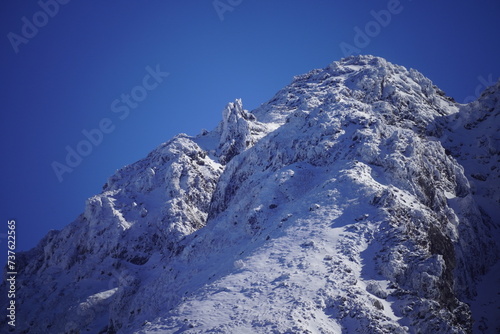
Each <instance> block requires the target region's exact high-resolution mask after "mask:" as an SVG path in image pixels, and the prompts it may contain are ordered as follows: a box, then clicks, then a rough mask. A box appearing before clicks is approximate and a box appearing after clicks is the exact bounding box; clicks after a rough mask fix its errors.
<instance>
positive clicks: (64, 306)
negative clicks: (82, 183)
mask: <svg viewBox="0 0 500 334" xmlns="http://www.w3.org/2000/svg"><path fill="white" fill-rule="evenodd" d="M499 95H500V91H499V86H498V84H497V85H496V86H494V87H491V88H490V89H488V90H487V91H486V92H485V93H484V94H483V95H482V96H481V97H480V98H479V100H478V101H476V102H473V103H471V104H468V105H460V104H457V103H455V102H454V101H453V100H452V99H451V98H449V97H447V96H446V95H445V94H444V93H443V92H442V91H441V90H439V89H438V88H437V87H435V86H434V85H433V84H432V82H431V81H430V80H429V79H427V78H425V77H424V76H423V75H422V74H420V73H419V72H417V71H415V70H407V69H405V68H404V67H402V66H398V65H393V64H391V63H389V62H387V61H386V60H384V59H382V58H378V57H373V56H352V57H348V58H345V59H343V60H341V61H338V62H334V63H332V64H330V65H329V66H327V67H326V68H323V69H318V70H313V71H310V72H308V73H306V74H304V75H299V76H297V77H295V78H294V80H293V81H292V82H291V83H290V84H289V85H287V86H286V87H285V88H283V89H282V90H280V91H279V92H278V93H277V94H276V95H275V96H274V97H273V98H272V99H271V100H270V101H268V102H266V103H264V104H262V105H261V106H260V107H258V108H257V109H255V110H253V111H247V110H245V109H244V108H243V103H242V101H241V100H235V101H234V102H231V103H229V104H228V105H227V106H226V107H225V108H224V109H223V112H222V120H221V122H220V123H219V125H218V126H217V127H216V128H215V129H214V130H213V131H203V132H202V133H201V134H200V135H198V136H195V137H190V136H187V135H183V134H181V135H178V136H176V137H174V138H173V139H171V140H170V141H167V142H166V143H163V144H162V145H160V146H159V147H158V148H156V149H155V150H153V151H152V152H151V153H150V154H149V155H148V156H147V157H145V158H144V159H142V160H140V161H138V162H136V163H134V164H131V165H129V166H126V167H124V168H122V169H121V170H119V171H117V172H116V174H115V175H113V176H112V177H110V178H109V179H108V181H107V183H106V184H105V186H104V188H103V192H102V193H101V194H99V195H96V196H93V197H92V198H90V199H89V200H88V201H87V203H86V208H85V211H84V213H82V215H81V216H80V217H78V218H77V219H76V220H75V221H74V222H73V223H71V224H70V225H68V226H67V227H66V228H64V229H63V230H61V231H53V232H51V233H49V234H48V235H47V236H46V237H45V238H44V239H43V240H42V241H41V242H40V244H39V245H38V246H37V247H36V248H34V249H33V250H31V251H29V252H26V253H24V254H23V255H22V256H21V260H20V262H21V263H22V266H21V268H20V269H19V276H18V281H19V287H20V288H19V291H18V292H19V296H20V297H19V300H20V304H21V305H20V306H19V309H20V310H22V311H20V312H21V314H20V315H19V318H20V322H19V324H20V325H19V328H21V330H24V332H25V333H44V332H56V333H76V332H78V331H85V330H87V331H90V332H95V333H99V332H100V333H179V332H186V333H206V332H219V333H341V332H347V333H350V332H356V331H358V332H370V333H406V332H423V333H433V332H435V333H468V332H470V331H472V330H473V329H475V330H476V331H479V332H480V330H481V329H484V328H489V329H492V328H497V327H496V326H500V324H499V323H498V319H496V318H495V317H494V312H493V311H492V310H494V304H491V303H497V302H498V301H494V300H489V299H488V298H491V295H494V294H492V291H491V289H498V286H499V285H496V286H485V285H484V284H480V277H481V276H482V275H483V274H485V273H488V272H489V273H490V276H485V279H484V280H483V282H490V281H495V280H498V278H499V277H498V275H497V276H495V275H496V274H495V273H496V271H495V270H496V268H497V267H493V266H494V265H495V263H496V262H497V260H498V255H497V254H498V244H497V242H496V240H497V239H495V238H496V237H497V235H498V230H499V225H500V222H499V221H498V218H497V217H500V215H499V214H498V208H499V205H500V192H499V190H498V189H500V187H498V185H499V170H498V168H497V167H496V166H497V165H498V162H499V161H498V154H499V152H500V138H498V135H497V133H499V132H498V130H499V129H498V127H499V117H500V116H499V113H500V105H499V104H500V102H499V99H498V96H499ZM476 115H481V116H476ZM497 266H498V265H497ZM490 268H493V270H492V269H490ZM491 273H493V274H491ZM491 275H493V276H491ZM4 287H5V286H4ZM487 288H489V290H490V291H489V293H488V292H486V293H485V291H488V289H487ZM488 303H490V304H488ZM485 305H489V306H485ZM66 310H67V311H66ZM61 314H63V315H64V316H61Z"/></svg>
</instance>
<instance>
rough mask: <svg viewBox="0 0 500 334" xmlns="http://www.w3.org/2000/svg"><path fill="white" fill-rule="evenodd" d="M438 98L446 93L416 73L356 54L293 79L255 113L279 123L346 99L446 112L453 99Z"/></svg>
mask: <svg viewBox="0 0 500 334" xmlns="http://www.w3.org/2000/svg"><path fill="white" fill-rule="evenodd" d="M439 97H445V93H444V92H442V91H441V90H439V89H438V88H437V87H436V86H434V85H433V84H432V82H431V81H430V80H429V79H428V78H426V77H424V76H423V75H422V74H421V73H419V72H418V71H416V70H413V69H410V70H407V69H406V68H405V67H403V66H398V65H394V64H391V63H390V62H388V61H386V60H385V59H383V58H380V57H375V56H368V55H359V56H350V57H347V58H344V59H342V60H340V61H335V62H333V63H331V64H330V65H329V66H327V67H326V68H323V69H316V70H312V71H310V72H308V73H306V74H303V75H298V76H296V77H295V78H294V80H293V81H292V83H291V84H289V85H288V86H286V87H285V88H284V89H282V90H280V91H279V92H278V93H277V94H276V95H275V96H274V97H273V98H272V99H271V100H270V101H269V102H267V103H266V104H264V105H262V106H261V107H259V108H257V109H256V110H255V111H254V113H255V114H256V115H257V116H258V119H259V120H262V121H270V122H278V123H282V122H283V121H284V119H285V118H286V115H287V113H288V112H289V111H290V110H295V109H297V108H301V109H311V108H315V107H317V106H318V105H320V104H329V105H333V104H335V103H342V102H345V101H348V100H350V101H358V102H362V103H368V104H373V103H376V102H379V104H380V103H381V102H383V101H387V100H394V101H396V102H397V103H398V104H400V105H401V106H405V105H408V106H410V110H417V111H419V112H421V113H423V112H428V113H429V112H430V113H432V114H434V113H436V112H437V113H438V114H442V113H446V112H449V111H448V105H450V103H449V102H452V101H453V100H452V99H451V98H449V97H446V98H443V99H440V98H439ZM417 103H418V104H419V106H420V105H426V107H425V109H421V108H418V107H417V106H416V105H415V104H417ZM401 116H404V117H406V116H408V115H401ZM422 116H423V115H422ZM428 116H430V115H427V116H425V117H428Z"/></svg>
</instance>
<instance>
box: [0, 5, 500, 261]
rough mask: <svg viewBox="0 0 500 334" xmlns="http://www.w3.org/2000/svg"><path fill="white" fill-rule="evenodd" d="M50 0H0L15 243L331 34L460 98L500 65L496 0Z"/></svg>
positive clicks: (285, 71) (309, 54)
mask: <svg viewBox="0 0 500 334" xmlns="http://www.w3.org/2000/svg"><path fill="white" fill-rule="evenodd" d="M59 2H60V3H59ZM59 2H56V0H41V2H40V3H38V2H37V1H3V2H2V4H1V5H0V6H1V10H0V35H1V47H0V57H1V62H0V66H1V77H0V80H1V88H2V89H1V90H0V94H1V101H2V109H1V111H0V126H1V131H0V137H1V138H0V145H1V157H2V160H1V165H0V172H1V174H0V175H1V183H0V247H2V248H1V249H4V248H3V247H5V238H4V237H5V235H3V238H2V235H1V234H2V233H3V234H5V233H6V230H7V220H8V219H12V218H14V219H16V221H17V233H18V234H17V236H18V238H17V246H18V248H17V249H18V250H26V249H29V248H31V247H33V246H34V245H35V244H36V243H37V242H38V241H39V240H40V239H41V238H42V237H43V236H44V235H45V234H46V232H47V231H48V230H50V229H60V228H62V227H64V226H65V225H67V224H69V223H70V222H71V221H73V220H74V219H75V218H76V217H77V216H78V214H80V213H81V212H82V211H83V209H84V204H85V199H86V198H88V197H90V196H92V195H94V194H96V193H99V192H100V191H101V187H102V185H103V184H104V183H105V182H106V179H107V178H108V177H109V176H111V175H112V174H113V173H114V172H115V170H117V169H119V168H121V167H122V166H124V165H127V164H130V163H133V162H135V161H137V160H138V159H140V158H142V157H144V156H146V155H147V153H148V152H149V151H151V150H152V149H154V148H155V147H156V146H157V145H159V144H160V143H162V142H164V141H166V140H168V139H170V138H171V137H172V136H174V135H175V134H177V133H180V132H184V133H187V134H190V135H196V134H198V133H199V132H200V130H201V129H203V128H206V129H209V130H210V129H213V128H214V127H215V126H216V125H217V123H218V122H219V120H220V118H221V110H222V108H223V107H224V106H225V104H226V103H227V102H229V101H233V100H234V99H235V98H242V99H243V104H244V107H245V108H246V109H250V110H251V109H253V108H255V107H257V106H258V105H259V104H261V103H263V102H265V101H266V100H268V99H270V98H271V97H272V96H273V95H274V93H275V92H276V91H277V90H279V89H280V88H282V87H283V86H284V85H286V84H288V83H289V82H290V81H291V79H292V77H293V76H294V75H297V74H302V73H304V72H307V71H309V70H311V69H313V68H322V67H324V66H326V65H327V64H329V63H330V62H332V61H334V60H339V59H341V58H342V57H343V56H344V52H343V50H342V48H341V46H343V47H344V49H345V48H346V46H347V45H349V47H353V48H355V49H357V50H356V52H358V53H364V54H373V55H377V56H382V57H385V58H386V59H388V60H389V61H391V62H393V63H397V64H400V65H403V66H406V67H412V68H416V69H418V70H419V71H421V72H422V73H423V74H424V75H426V76H428V77H429V78H430V79H431V80H433V81H434V83H435V84H436V85H438V86H439V87H440V88H441V89H443V90H444V91H445V92H446V93H447V94H448V95H451V96H452V97H454V98H455V99H456V100H457V101H460V102H461V101H463V100H464V99H466V98H468V97H470V96H475V95H476V92H479V91H480V90H482V89H483V88H484V86H483V81H486V82H488V81H491V78H493V80H495V81H496V80H497V79H498V77H499V76H500V63H499V59H500V42H499V41H500V36H499V33H500V20H499V17H500V3H499V2H498V1H497V0H491V1H451V0H445V1H431V0H427V1H425V0H413V1H410V0H401V1H400V2H398V1H395V0H390V1H385V0H384V1H378V0H377V1H373V0H370V1H368V0H366V1H331V0H329V1H326V0H317V1H304V0H301V1H299V0H286V1H285V0H274V1H264V0H252V1H250V0H243V1H241V0H219V1H217V2H215V4H216V5H217V9H216V8H215V7H214V1H212V0H204V1H201V0H200V1H194V0H186V1H160V0H148V1H146V0H141V1H139V0H135V1H132V0H121V1H118V0H114V1H111V0H110V1H99V0H86V1H78V0H72V1H68V0H64V1H63V0H59ZM43 4H46V5H43ZM54 4H58V5H57V6H55V5H54ZM42 7H45V9H43V8H42ZM56 7H58V8H56ZM374 13H375V14H374ZM388 13H389V14H390V16H388V15H387V14H388ZM376 17H377V18H376ZM37 26H38V27H37ZM359 31H361V34H366V36H361V34H360V33H359ZM147 67H149V70H148V69H146V68H147ZM155 71H159V72H161V73H160V74H156V80H155V77H154V76H152V75H151V74H150V72H155ZM165 72H168V73H169V75H168V76H166V74H164V73H165ZM148 75H149V76H148ZM122 94H124V95H122ZM131 94H132V97H129V98H128V100H127V95H131ZM134 96H135V97H134ZM134 98H135V99H136V100H135V101H134V100H133V99H134ZM114 111H115V112H114ZM120 117H121V118H122V119H121V118H120ZM103 120H104V121H103ZM101 122H104V123H103V124H101ZM99 126H101V127H102V129H104V130H106V131H108V132H109V133H106V134H104V135H103V137H102V138H99V136H97V135H96V136H95V137H94V140H95V142H100V143H99V144H98V145H93V147H91V148H89V147H85V145H83V146H81V147H80V149H81V150H87V151H88V150H89V149H92V152H91V153H90V154H88V156H86V157H84V158H83V159H82V161H81V162H79V164H77V162H75V161H73V163H74V164H77V166H76V167H75V168H73V171H72V172H71V173H63V174H62V175H61V177H62V182H60V179H58V177H57V176H56V173H55V172H54V170H53V166H52V165H53V162H54V161H57V162H60V163H61V164H65V159H66V155H67V150H66V147H67V146H69V147H71V148H72V149H76V147H77V146H78V144H79V143H80V142H81V141H82V140H85V136H84V134H83V133H82V131H83V130H87V131H91V130H92V129H95V128H98V127H99ZM111 129H112V131H111ZM1 249H0V251H1V253H0V263H4V262H5V259H4V258H5V257H6V256H5V255H3V254H5V252H4V251H3V250H1Z"/></svg>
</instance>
